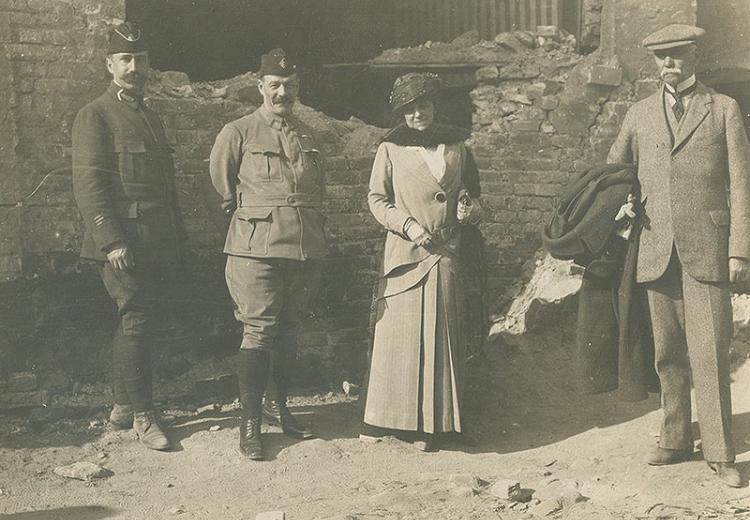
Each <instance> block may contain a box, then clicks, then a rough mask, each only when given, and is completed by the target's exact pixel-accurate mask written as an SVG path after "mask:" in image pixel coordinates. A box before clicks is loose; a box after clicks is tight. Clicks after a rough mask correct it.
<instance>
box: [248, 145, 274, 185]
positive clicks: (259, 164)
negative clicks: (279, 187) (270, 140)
mask: <svg viewBox="0 0 750 520" xmlns="http://www.w3.org/2000/svg"><path fill="white" fill-rule="evenodd" d="M244 160H246V161H248V166H249V167H250V174H251V177H252V178H253V180H255V181H258V182H281V181H282V180H283V176H282V174H281V149H280V148H278V147H272V146H258V145H249V146H248V147H247V153H246V154H245V158H244Z"/></svg>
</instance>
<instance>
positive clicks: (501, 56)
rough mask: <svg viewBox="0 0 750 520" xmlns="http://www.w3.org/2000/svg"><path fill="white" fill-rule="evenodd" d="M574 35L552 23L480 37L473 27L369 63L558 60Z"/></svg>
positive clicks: (573, 46)
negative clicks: (528, 57) (518, 58)
mask: <svg viewBox="0 0 750 520" xmlns="http://www.w3.org/2000/svg"><path fill="white" fill-rule="evenodd" d="M575 51H576V38H575V36H573V35H572V34H568V33H567V32H565V31H564V30H562V29H560V28H558V27H557V26H556V25H540V26H538V27H537V29H536V31H513V32H506V33H500V34H498V35H497V36H495V39H494V40H482V39H481V38H480V37H479V32H478V31H476V30H471V31H468V32H466V33H464V34H462V35H460V36H459V37H457V38H456V39H454V40H453V41H452V42H450V43H445V42H433V41H428V42H425V43H423V44H421V45H418V46H416V47H406V48H402V49H388V50H385V51H383V53H382V54H380V55H379V56H377V57H375V58H373V59H372V60H370V65H373V66H377V65H393V64H451V63H455V64H477V65H484V64H498V63H507V62H511V61H513V58H514V56H516V55H518V54H524V55H528V54H533V55H535V56H537V57H539V58H547V59H549V58H551V59H555V60H559V59H561V58H564V57H566V56H569V55H572V54H575Z"/></svg>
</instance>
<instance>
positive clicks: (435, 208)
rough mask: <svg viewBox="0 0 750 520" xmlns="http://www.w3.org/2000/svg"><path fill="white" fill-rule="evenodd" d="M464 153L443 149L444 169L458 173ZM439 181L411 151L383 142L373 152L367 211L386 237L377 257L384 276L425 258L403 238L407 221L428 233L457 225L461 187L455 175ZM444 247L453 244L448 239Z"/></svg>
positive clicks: (459, 148) (458, 148)
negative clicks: (383, 246)
mask: <svg viewBox="0 0 750 520" xmlns="http://www.w3.org/2000/svg"><path fill="white" fill-rule="evenodd" d="M466 161H467V152H466V148H465V147H464V145H463V144H459V145H455V146H446V149H445V169H446V171H464V170H465V168H466ZM445 179H446V180H444V181H442V183H441V182H439V181H438V180H436V179H435V177H433V175H432V173H430V169H429V167H428V166H427V163H425V161H424V160H423V159H422V156H421V154H420V152H419V150H418V149H417V147H410V146H399V145H397V144H394V143H389V142H384V143H382V144H381V145H380V147H379V148H378V151H377V154H376V155H375V162H374V163H373V167H372V176H371V178H370V192H369V195H368V203H369V205H370V211H372V214H373V215H374V216H375V218H376V219H377V220H378V222H380V223H381V224H382V225H383V227H385V228H386V229H387V230H388V231H390V233H388V235H387V237H386V240H385V251H384V253H383V272H382V273H381V275H383V276H385V275H387V274H389V273H390V272H391V271H393V270H394V269H396V268H397V267H400V266H403V265H408V264H415V263H418V262H420V261H422V260H424V259H425V258H427V257H428V256H430V254H432V253H431V251H430V248H429V247H427V248H425V247H420V246H418V245H417V244H415V243H414V242H412V241H411V240H409V238H408V237H406V235H405V234H404V224H406V221H407V220H408V219H409V218H410V217H411V218H413V219H415V220H416V221H417V222H419V224H420V225H421V226H422V227H424V228H425V230H427V231H428V232H429V233H432V234H433V235H435V234H439V233H440V230H444V229H450V228H453V227H455V226H456V225H457V224H458V220H457V218H456V207H457V204H458V197H459V193H460V192H461V190H462V189H463V184H462V182H461V176H460V175H450V176H448V175H446V176H445ZM448 242H449V244H448V245H449V246H450V245H454V244H456V243H457V241H456V240H453V241H448Z"/></svg>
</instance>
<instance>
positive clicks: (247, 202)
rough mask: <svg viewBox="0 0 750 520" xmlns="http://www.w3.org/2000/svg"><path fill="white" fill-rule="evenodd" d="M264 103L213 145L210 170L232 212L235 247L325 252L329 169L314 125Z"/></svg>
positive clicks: (230, 248) (284, 253) (257, 253)
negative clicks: (285, 115)
mask: <svg viewBox="0 0 750 520" xmlns="http://www.w3.org/2000/svg"><path fill="white" fill-rule="evenodd" d="M283 124H287V125H288V130H286V131H285V130H282V119H281V118H280V117H278V116H274V115H273V114H271V113H269V112H267V111H266V110H265V109H264V108H263V107H261V108H259V109H257V110H256V111H255V112H253V113H252V114H249V115H247V116H245V117H242V118H240V119H237V120H235V121H232V122H230V123H228V124H226V125H225V126H224V128H223V129H222V130H221V132H220V133H219V135H218V136H217V137H216V142H215V143H214V146H213V148H212V150H211V157H210V173H211V181H212V182H213V185H214V187H215V188H216V191H217V192H218V193H219V195H220V196H221V198H222V207H223V209H224V211H225V212H227V213H228V214H230V213H231V214H232V220H231V222H230V223H229V230H228V232H227V238H226V242H225V245H224V252H225V253H227V254H230V255H237V256H248V257H254V258H288V259H291V260H305V259H308V258H321V257H323V256H325V255H326V253H327V247H326V241H325V233H324V229H323V228H324V220H325V219H324V217H323V214H322V213H321V206H322V200H323V190H324V185H325V181H324V171H323V166H322V159H321V157H320V155H321V154H320V151H319V148H318V146H317V144H316V143H315V141H314V138H313V137H312V134H311V132H310V131H309V129H307V128H305V127H304V125H303V124H302V122H301V121H299V120H298V119H297V118H295V117H288V118H287V119H286V121H285V122H284V123H283Z"/></svg>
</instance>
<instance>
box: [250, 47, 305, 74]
mask: <svg viewBox="0 0 750 520" xmlns="http://www.w3.org/2000/svg"><path fill="white" fill-rule="evenodd" d="M296 73H297V66H296V65H295V64H294V63H292V61H291V60H290V59H289V57H288V56H287V54H286V51H285V50H284V49H281V48H276V49H273V50H270V51H268V53H267V54H264V55H262V56H261V57H260V69H259V70H258V76H261V77H263V76H266V75H269V74H270V75H272V76H281V77H287V76H291V75H292V74H296Z"/></svg>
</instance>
